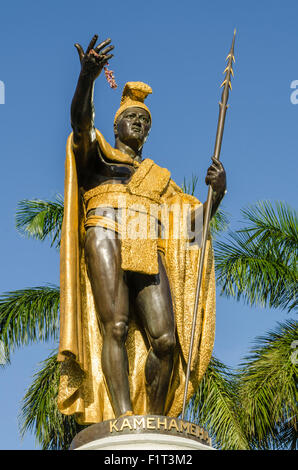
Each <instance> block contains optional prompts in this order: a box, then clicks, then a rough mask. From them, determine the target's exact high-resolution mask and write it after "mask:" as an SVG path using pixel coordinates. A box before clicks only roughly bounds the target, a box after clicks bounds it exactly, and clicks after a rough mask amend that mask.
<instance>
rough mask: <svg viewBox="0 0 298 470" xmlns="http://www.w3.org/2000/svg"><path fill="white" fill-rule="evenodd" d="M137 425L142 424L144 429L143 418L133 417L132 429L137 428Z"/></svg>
mask: <svg viewBox="0 0 298 470" xmlns="http://www.w3.org/2000/svg"><path fill="white" fill-rule="evenodd" d="M137 426H138V427H141V426H142V428H143V429H145V418H141V419H140V420H138V419H137V418H134V421H133V427H134V429H137Z"/></svg>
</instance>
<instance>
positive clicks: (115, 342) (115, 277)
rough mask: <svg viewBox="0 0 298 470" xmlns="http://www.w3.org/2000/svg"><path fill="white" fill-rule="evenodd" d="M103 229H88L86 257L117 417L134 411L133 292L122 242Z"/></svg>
mask: <svg viewBox="0 0 298 470" xmlns="http://www.w3.org/2000/svg"><path fill="white" fill-rule="evenodd" d="M103 230H105V229H103V228H101V227H90V228H88V229H87V233H86V242H85V257H86V264H87V269H88V275H89V279H90V282H91V287H92V292H93V296H94V301H95V306H96V310H97V313H98V315H99V320H100V323H101V328H102V335H103V348H102V358H101V361H102V369H103V373H104V376H105V380H106V383H107V387H108V391H109V394H110V399H111V402H112V406H113V409H114V413H115V416H116V417H117V416H120V415H122V414H125V413H126V412H127V411H131V410H132V405H131V400H130V393H129V382H128V360H127V353H126V348H125V341H126V337H127V331H128V317H129V293H128V286H127V284H126V283H125V280H124V271H123V270H122V269H121V252H120V241H119V240H118V239H115V236H114V233H113V232H112V231H109V230H105V232H106V234H110V235H111V238H105V239H103V237H102V234H103Z"/></svg>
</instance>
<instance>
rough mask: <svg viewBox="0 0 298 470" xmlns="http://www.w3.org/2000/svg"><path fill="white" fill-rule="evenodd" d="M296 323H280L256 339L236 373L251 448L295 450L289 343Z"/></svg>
mask: <svg viewBox="0 0 298 470" xmlns="http://www.w3.org/2000/svg"><path fill="white" fill-rule="evenodd" d="M297 338H298V322H297V321H294V320H288V321H286V322H284V323H279V324H278V326H277V328H276V330H274V331H271V332H269V333H267V335H266V336H263V337H259V338H257V340H256V347H254V348H253V349H252V350H251V352H250V354H249V355H248V356H247V357H246V358H245V360H244V362H243V363H242V365H241V369H240V370H239V371H238V377H239V379H238V393H239V399H240V402H241V406H242V410H244V412H243V413H242V422H243V426H244V429H245V432H246V434H247V436H248V438H249V440H250V442H251V443H252V448H258V449H285V448H289V447H291V448H297V445H298V427H297V425H298V423H297V412H298V402H297V398H298V397H297V371H298V364H297V361H294V360H293V356H292V353H293V348H292V344H293V342H294V341H295V340H297Z"/></svg>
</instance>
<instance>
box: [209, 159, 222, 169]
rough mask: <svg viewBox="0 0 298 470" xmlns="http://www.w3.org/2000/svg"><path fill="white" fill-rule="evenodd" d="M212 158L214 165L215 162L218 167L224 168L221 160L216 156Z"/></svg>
mask: <svg viewBox="0 0 298 470" xmlns="http://www.w3.org/2000/svg"><path fill="white" fill-rule="evenodd" d="M211 160H212V161H213V163H212V165H213V164H214V165H215V166H216V167H217V168H219V169H222V168H223V166H222V163H221V162H220V161H219V160H217V159H216V158H214V157H212V158H211Z"/></svg>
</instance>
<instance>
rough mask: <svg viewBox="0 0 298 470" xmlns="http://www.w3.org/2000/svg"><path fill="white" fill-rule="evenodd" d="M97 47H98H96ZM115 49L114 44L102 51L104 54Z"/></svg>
mask: <svg viewBox="0 0 298 470" xmlns="http://www.w3.org/2000/svg"><path fill="white" fill-rule="evenodd" d="M96 49H97V48H96ZM113 49H114V46H109V47H106V48H105V49H104V50H103V51H101V52H100V53H101V54H102V55H107V53H108V52H110V51H112V50H113ZM95 52H97V51H96V50H95Z"/></svg>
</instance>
